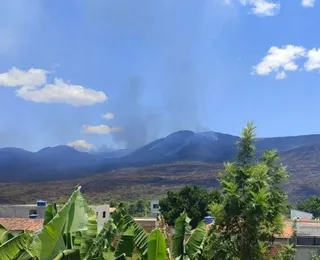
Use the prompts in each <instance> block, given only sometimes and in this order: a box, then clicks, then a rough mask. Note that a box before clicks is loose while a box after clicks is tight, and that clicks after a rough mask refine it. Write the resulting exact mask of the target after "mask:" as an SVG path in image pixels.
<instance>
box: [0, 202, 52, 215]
mask: <svg viewBox="0 0 320 260" xmlns="http://www.w3.org/2000/svg"><path fill="white" fill-rule="evenodd" d="M45 210H46V207H45V206H37V205H36V204H34V205H33V204H30V205H3V206H0V217H2V218H29V215H30V214H32V213H36V214H38V218H44V215H45ZM33 211H34V212H33Z"/></svg>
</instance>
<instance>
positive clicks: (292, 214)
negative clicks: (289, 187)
mask: <svg viewBox="0 0 320 260" xmlns="http://www.w3.org/2000/svg"><path fill="white" fill-rule="evenodd" d="M290 217H291V219H295V218H299V219H309V220H311V219H312V218H313V215H312V214H311V213H309V212H304V211H300V210H296V209H292V210H291V212H290Z"/></svg>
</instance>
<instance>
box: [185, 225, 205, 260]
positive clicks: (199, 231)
mask: <svg viewBox="0 0 320 260" xmlns="http://www.w3.org/2000/svg"><path fill="white" fill-rule="evenodd" d="M206 234H207V232H206V224H205V223H204V222H203V221H201V222H200V223H199V224H198V226H197V227H196V229H194V230H192V232H191V236H190V237H189V238H188V240H187V242H186V253H187V255H188V257H189V258H190V259H198V258H199V256H200V255H201V254H202V250H203V243H204V240H205V238H206Z"/></svg>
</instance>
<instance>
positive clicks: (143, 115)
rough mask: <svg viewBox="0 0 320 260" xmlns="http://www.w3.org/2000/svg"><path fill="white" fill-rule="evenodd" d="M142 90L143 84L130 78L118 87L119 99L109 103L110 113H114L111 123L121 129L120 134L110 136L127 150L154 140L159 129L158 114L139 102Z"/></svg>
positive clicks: (159, 120)
mask: <svg viewBox="0 0 320 260" xmlns="http://www.w3.org/2000/svg"><path fill="white" fill-rule="evenodd" d="M143 89H144V85H143V82H142V81H141V80H140V79H139V78H131V79H130V80H128V81H127V82H125V83H124V84H123V85H122V86H120V88H119V92H120V93H119V97H118V98H117V99H115V100H111V101H110V106H111V108H112V111H114V112H115V117H114V119H113V120H112V121H113V123H114V125H119V126H121V128H122V131H121V132H118V133H115V134H113V135H112V136H113V138H114V140H115V141H116V142H119V143H121V144H123V145H125V146H126V147H127V148H136V147H139V146H141V145H143V144H145V143H146V142H148V141H149V140H154V139H155V138H157V135H158V133H159V129H160V127H161V117H160V116H159V114H158V113H154V112H152V109H151V108H150V107H149V108H147V107H145V106H143V104H142V102H141V96H142V92H143Z"/></svg>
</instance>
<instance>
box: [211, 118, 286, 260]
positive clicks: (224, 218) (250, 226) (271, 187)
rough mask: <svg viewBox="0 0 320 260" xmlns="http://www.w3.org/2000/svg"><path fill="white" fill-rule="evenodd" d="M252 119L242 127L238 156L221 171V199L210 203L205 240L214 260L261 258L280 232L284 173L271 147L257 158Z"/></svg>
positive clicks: (283, 210)
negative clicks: (210, 217) (211, 220)
mask: <svg viewBox="0 0 320 260" xmlns="http://www.w3.org/2000/svg"><path fill="white" fill-rule="evenodd" d="M254 130H255V127H254V126H253V124H251V123H249V124H248V125H247V127H246V128H245V129H244V130H243V133H242V137H241V140H240V141H239V142H238V149H239V152H238V155H237V158H236V160H235V162H233V163H226V164H225V171H224V172H223V173H221V175H220V183H221V186H222V194H221V196H222V197H221V201H220V202H219V203H213V205H212V206H211V210H212V214H213V215H214V216H215V217H216V219H215V225H214V226H213V227H212V229H211V231H210V236H209V239H208V241H207V244H206V256H207V258H208V259H215V260H220V259H221V260H228V259H233V260H236V259H240V260H259V259H265V254H266V253H267V252H268V246H269V243H270V242H271V241H272V239H273V237H274V235H275V234H280V233H281V231H282V225H283V223H282V218H283V214H285V210H286V203H287V198H286V195H285V193H284V192H283V191H282V189H281V184H282V182H283V181H284V180H285V179H286V178H287V177H288V173H287V172H286V170H285V168H284V167H283V166H282V165H280V164H279V162H278V159H279V158H278V155H277V153H276V152H275V151H266V152H265V153H264V154H263V156H262V157H261V158H260V159H257V155H256V153H255V146H254Z"/></svg>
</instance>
